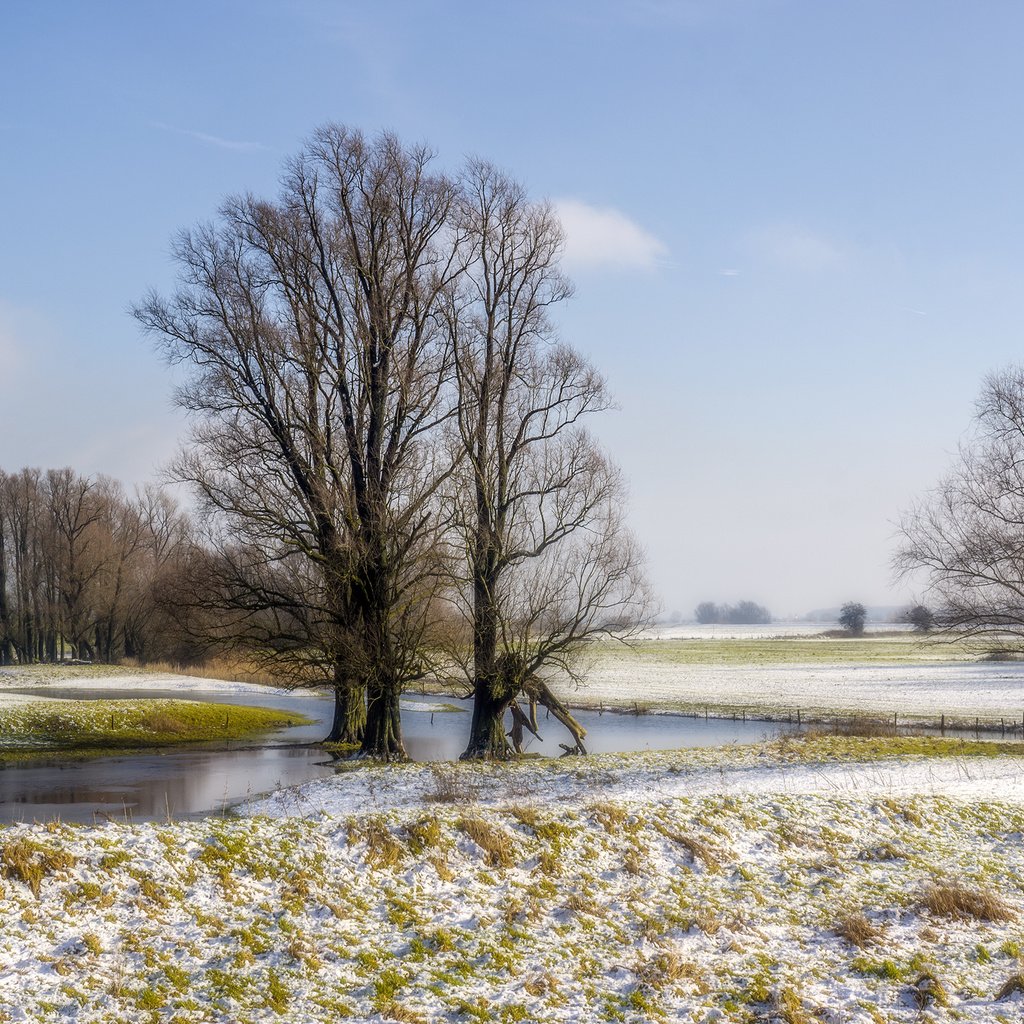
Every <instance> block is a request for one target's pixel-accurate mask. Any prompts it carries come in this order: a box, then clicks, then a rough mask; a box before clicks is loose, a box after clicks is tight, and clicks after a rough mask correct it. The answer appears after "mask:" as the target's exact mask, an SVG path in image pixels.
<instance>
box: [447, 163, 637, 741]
mask: <svg viewBox="0 0 1024 1024" xmlns="http://www.w3.org/2000/svg"><path fill="white" fill-rule="evenodd" d="M456 222H457V225H458V232H459V235H460V236H461V237H462V238H463V239H464V246H465V249H466V252H467V258H466V270H465V272H464V274H463V275H462V277H461V279H460V282H459V288H458V289H457V291H455V292H454V293H453V294H452V297H451V302H450V305H449V307H448V324H449V329H450V331H451V336H452V347H453V353H454V358H455V369H456V378H457V386H458V403H457V407H458V415H457V418H456V421H455V424H454V427H453V435H454V440H453V443H454V445H455V446H456V448H457V449H458V451H459V452H460V454H461V460H460V462H459V465H460V472H459V475H458V477H457V478H455V483H456V486H455V487H453V488H452V489H451V502H452V507H453V510H454V514H453V517H452V518H453V522H454V524H455V527H456V536H457V538H458V543H459V546H460V550H459V551H458V553H457V554H456V555H455V556H454V557H453V559H452V565H453V566H454V567H455V580H454V582H455V586H454V591H453V592H454V594H455V599H456V601H457V603H458V605H459V607H460V608H461V610H462V613H463V615H464V616H465V619H466V621H467V623H468V624H469V631H470V632H471V635H472V642H471V644H468V645H463V650H464V652H465V654H464V656H463V658H462V666H463V671H464V673H465V675H466V677H467V678H468V679H469V680H470V681H471V683H472V687H473V694H474V707H473V721H472V726H471V733H470V738H469V743H468V745H467V747H466V750H465V753H464V754H463V757H464V758H492V757H494V758H503V757H506V756H508V754H509V753H510V751H511V749H512V748H511V747H510V746H509V744H508V741H507V740H506V736H505V727H504V718H505V712H506V711H507V710H508V709H509V708H511V709H512V712H513V716H514V725H513V730H512V736H513V746H514V747H518V746H519V743H520V740H521V737H522V731H523V729H524V728H527V729H530V730H532V731H534V732H536V731H537V722H536V714H535V708H536V704H537V703H538V702H540V703H542V704H545V705H546V706H547V707H548V708H549V709H550V710H551V711H552V712H553V713H554V714H555V717H556V718H557V719H559V720H560V721H561V722H562V723H563V724H564V725H565V726H566V727H567V728H568V729H569V730H570V732H571V733H572V735H573V738H574V743H573V744H572V745H571V747H569V749H573V750H579V751H581V752H582V751H584V749H585V748H584V742H583V741H584V730H583V729H582V728H581V727H580V726H579V724H578V723H577V722H576V721H575V720H574V719H573V718H572V716H571V715H570V713H569V711H568V709H567V708H566V707H565V706H564V705H563V704H562V703H561V702H560V701H559V700H558V699H557V698H556V697H555V695H554V694H553V693H552V691H551V689H550V687H549V686H548V681H549V677H550V675H551V674H552V673H553V672H562V673H568V674H569V675H572V674H573V673H574V672H575V670H576V669H577V667H578V665H579V657H580V654H581V653H582V651H583V650H584V648H585V647H586V646H587V644H588V643H589V642H590V641H592V640H594V639H596V638H598V637H602V636H608V635H611V634H613V633H614V634H618V635H622V634H623V633H624V632H628V630H629V629H630V628H631V627H635V626H636V625H637V624H639V623H640V622H642V621H643V620H644V618H645V616H646V614H647V611H648V608H649V593H648V589H647V584H646V581H645V578H644V573H643V569H642V557H641V552H640V551H639V549H638V547H637V545H636V544H635V542H634V541H633V539H632V538H631V537H630V535H629V533H628V531H627V530H626V529H625V527H624V524H623V520H622V511H621V510H622V505H623V490H622V486H621V483H620V479H619V475H618V473H617V471H616V470H615V468H614V467H613V466H612V465H611V464H610V463H609V461H608V459H607V458H606V456H605V455H604V454H603V453H602V452H601V451H600V449H599V448H598V446H597V445H596V443H595V442H594V440H593V438H592V437H591V436H590V435H589V434H588V433H587V432H586V431H585V430H584V429H583V427H582V423H581V421H583V420H584V419H585V417H587V416H588V415H591V414H593V413H596V412H600V411H601V410H604V409H607V408H608V407H609V405H610V399H609V397H608V392H607V389H606V387H605V383H604V381H603V379H602V378H601V377H600V375H599V374H598V373H597V372H596V371H595V370H594V369H593V368H592V367H591V366H590V365H589V364H588V363H587V362H586V361H585V360H584V359H583V358H582V357H581V356H580V355H579V354H578V353H576V352H575V351H573V350H572V349H571V348H569V347H568V346H566V345H564V344H561V343H560V342H559V341H558V339H557V336H556V334H555V332H554V329H553V326H552V322H551V319H550V316H549V311H550V309H551V307H552V306H554V305H556V304H557V303H559V302H561V301H562V300H563V299H565V298H566V297H567V296H568V295H569V294H570V291H571V289H570V285H569V283H568V281H567V280H566V279H565V277H564V276H563V275H562V274H561V272H560V270H559V266H558V261H559V256H560V252H561V247H562V232H561V227H560V225H559V223H558V221H557V219H556V217H555V215H554V212H553V210H552V209H551V207H550V206H548V205H546V204H538V203H534V202H531V201H530V200H529V198H528V197H527V195H526V193H525V191H524V190H523V188H522V187H521V186H520V185H518V184H517V183H516V182H514V181H512V180H511V179H509V178H508V177H506V176H505V175H503V174H502V173H500V172H499V171H497V170H495V169H494V168H493V167H492V166H490V165H489V164H486V163H483V162H479V161H476V162H473V163H471V164H470V165H469V167H468V169H467V172H466V174H465V177H464V180H463V188H462V192H461V195H460V199H459V203H458V207H457V218H456ZM521 695H525V697H526V698H527V700H528V701H529V706H530V713H529V714H527V713H525V712H524V711H523V710H522V708H521V707H520V706H519V703H518V699H519V698H520V696H521Z"/></svg>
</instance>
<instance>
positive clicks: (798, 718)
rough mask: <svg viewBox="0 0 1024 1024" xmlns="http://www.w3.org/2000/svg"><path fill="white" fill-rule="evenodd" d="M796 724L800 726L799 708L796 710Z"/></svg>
mask: <svg viewBox="0 0 1024 1024" xmlns="http://www.w3.org/2000/svg"><path fill="white" fill-rule="evenodd" d="M796 724H797V725H799V724H800V709H799V708H797V709H796Z"/></svg>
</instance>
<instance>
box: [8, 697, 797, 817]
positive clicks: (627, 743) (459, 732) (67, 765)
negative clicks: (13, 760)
mask: <svg viewBox="0 0 1024 1024" xmlns="http://www.w3.org/2000/svg"><path fill="white" fill-rule="evenodd" d="M15 692H18V693H25V694H30V695H36V696H47V697H58V698H64V699H70V700H126V699H136V698H147V697H148V698H171V699H179V700H180V699H182V698H183V697H187V698H194V699H195V700H205V701H213V702H216V703H223V704H248V705H258V706H262V707H272V708H280V709H282V710H286V711H295V712H298V713H302V714H305V715H307V716H309V717H310V718H312V719H314V722H313V724H311V725H304V726H294V727H292V728H290V729H285V730H282V731H279V732H277V733H272V734H270V735H268V736H266V737H264V738H263V739H262V742H263V744H264V745H263V746H256V745H254V743H253V742H252V741H249V742H246V743H244V744H242V743H238V744H235V748H234V749H230V748H229V749H223V748H219V749H211V748H210V747H195V748H190V749H187V750H182V749H177V750H170V751H167V752H163V753H150V754H128V755H124V756H118V757H104V758H96V759H92V760H87V761H76V762H69V761H63V762H62V761H61V760H60V759H59V757H58V756H55V757H54V758H53V759H52V760H49V759H48V760H33V761H31V762H29V763H25V764H6V765H0V822H5V823H10V822H15V821H48V820H52V819H55V818H59V819H61V820H62V821H79V822H93V821H103V820H107V819H116V820H119V821H124V820H129V821H147V820H164V819H166V818H169V817H170V818H184V817H189V816H195V815H200V814H208V813H211V812H212V813H218V812H221V811H223V810H226V809H227V808H228V807H230V806H231V805H232V804H234V803H237V802H238V801H240V800H244V799H246V798H247V797H252V796H256V795H257V794H259V793H266V792H270V791H272V790H275V789H280V788H282V787H284V786H295V785H298V784H300V783H302V782H307V781H309V780H310V779H316V778H322V777H324V776H328V775H331V774H333V772H334V762H333V760H332V759H331V758H330V756H329V755H327V754H325V752H324V751H323V750H320V749H319V748H316V747H312V746H307V745H305V744H310V743H315V742H316V741H317V740H320V739H322V738H323V737H324V736H325V735H326V733H327V732H328V730H329V729H330V725H331V718H332V716H333V713H334V702H333V699H332V698H330V697H320V696H312V695H303V696H291V695H288V694H285V695H281V694H277V693H274V694H261V693H245V694H224V693H219V692H215V691H192V692H189V693H187V694H183V693H182V692H181V691H176V690H123V689H122V690H92V689H90V690H85V689H77V688H73V687H54V686H47V687H45V688H41V689H20V690H17V691H15ZM402 704H403V711H402V728H403V731H404V735H405V744H406V749H407V750H408V752H409V755H410V756H411V757H412V758H414V759H415V760H417V761H447V760H453V759H455V758H457V757H458V756H459V754H460V753H461V752H462V750H463V749H464V748H465V745H466V739H467V735H468V731H469V722H470V717H469V714H468V713H467V712H468V709H469V704H468V702H461V701H450V700H448V699H447V698H438V697H422V696H418V695H407V696H406V697H404V698H403V701H402ZM442 704H446V705H449V706H452V705H456V704H457V705H459V706H460V707H462V708H465V709H466V710H461V711H457V712H451V711H431V709H432V708H436V707H438V706H440V705H442ZM576 718H577V720H578V721H579V722H580V724H581V725H583V727H584V728H585V729H586V730H587V732H588V735H587V747H588V749H589V750H590V751H591V752H593V753H604V752H609V751H628V750H658V749H665V748H671V747H703V746H716V745H718V744H722V743H752V742H756V741H758V740H761V739H766V738H770V737H774V736H777V735H778V734H779V733H780V732H781V731H783V729H788V728H789V727H788V726H784V725H782V724H778V723H770V722H740V721H731V720H723V719H711V720H709V721H704V720H703V719H693V718H681V717H678V716H675V715H644V716H640V717H636V716H633V715H616V714H610V713H608V712H606V713H605V714H603V715H600V714H598V713H597V712H596V711H580V712H579V713H577V715H576ZM539 724H540V734H541V736H542V737H543V742H540V741H537V740H536V739H534V738H533V737H532V736H531V737H528V740H529V742H527V743H526V745H525V746H526V749H527V750H528V751H530V752H532V753H543V754H553V755H555V754H559V753H560V752H561V750H560V748H559V746H558V744H559V743H562V742H571V741H570V740H569V736H568V734H567V733H566V731H565V729H564V728H563V727H562V726H561V725H559V724H558V722H556V721H555V720H554V719H545V718H544V716H543V713H542V714H541V719H540V723H539Z"/></svg>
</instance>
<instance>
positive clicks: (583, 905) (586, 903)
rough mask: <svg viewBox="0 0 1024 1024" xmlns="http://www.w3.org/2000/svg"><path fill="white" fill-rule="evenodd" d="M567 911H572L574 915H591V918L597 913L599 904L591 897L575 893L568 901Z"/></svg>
mask: <svg viewBox="0 0 1024 1024" xmlns="http://www.w3.org/2000/svg"><path fill="white" fill-rule="evenodd" d="M565 909H566V910H570V911H572V913H574V914H589V915H591V916H593V915H595V914H596V913H597V910H598V908H597V904H596V903H595V902H594V901H593V900H592V899H591V898H590V897H589V896H584V895H583V893H581V892H574V893H573V894H572V895H571V896H570V897H569V898H568V899H567V900H566V901H565Z"/></svg>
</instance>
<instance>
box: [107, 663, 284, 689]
mask: <svg viewBox="0 0 1024 1024" xmlns="http://www.w3.org/2000/svg"><path fill="white" fill-rule="evenodd" d="M122 664H123V665H125V666H127V667H129V668H136V667H137V668H140V669H142V670H143V671H145V672H167V673H170V674H171V675H179V676H194V677H196V678H198V679H227V680H231V681H232V682H237V683H258V684H259V685H260V686H286V685H288V683H287V680H284V679H282V678H280V677H279V676H274V675H272V674H271V673H269V672H267V670H266V669H263V668H260V667H259V666H258V665H256V664H254V663H253V662H251V661H246V660H245V659H243V658H231V657H226V656H225V657H218V658H211V659H210V660H209V661H205V662H203V663H202V664H201V665H181V664H176V663H174V662H170V661H150V662H146V663H145V664H140V663H139V662H137V661H135V660H134V659H132V658H126V659H125V660H124V661H123V662H122Z"/></svg>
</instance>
